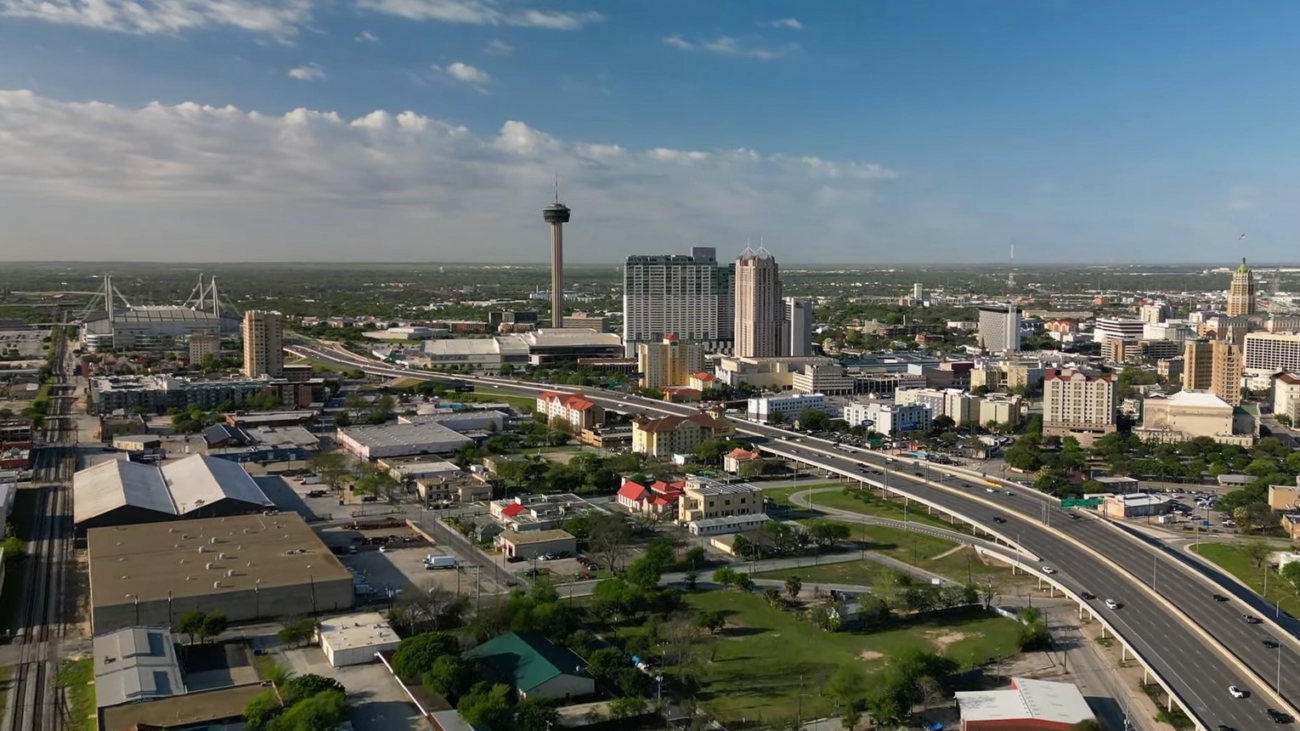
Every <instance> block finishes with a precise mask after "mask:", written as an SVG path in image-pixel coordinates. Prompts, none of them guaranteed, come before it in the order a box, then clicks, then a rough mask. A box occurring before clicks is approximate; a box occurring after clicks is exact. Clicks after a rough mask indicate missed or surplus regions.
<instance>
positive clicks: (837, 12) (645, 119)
mask: <svg viewBox="0 0 1300 731" xmlns="http://www.w3.org/2000/svg"><path fill="white" fill-rule="evenodd" d="M1244 10H1248V12H1244ZM1298 20H1300V6H1297V5H1296V4H1294V3H1290V2H1256V3H1251V4H1249V6H1248V8H1247V7H1244V6H1239V5H1237V4H1233V3H1222V2H1210V1H1208V0H1180V2H1178V3H1155V2H1147V3H1133V2H1112V1H1109V0H1089V1H1087V2H1076V1H1074V0H987V1H978V0H969V1H967V0H854V1H853V2H847V1H846V2H829V1H827V2H814V3H810V2H806V1H805V2H755V1H752V0H751V1H742V0H732V1H718V2H685V1H684V0H653V1H644V0H617V1H615V0H589V1H586V2H583V1H582V0H556V1H555V2H542V1H541V0H537V1H534V0H333V1H332V2H324V1H323V0H277V1H275V2H264V1H263V0H154V1H153V2H145V1H144V0H93V1H92V2H84V1H81V0H46V1H45V2H41V1H40V0H0V129H2V130H5V131H7V132H8V134H7V135H6V134H0V190H2V191H3V192H4V193H5V195H4V196H3V198H0V201H3V202H0V215H3V216H5V218H6V220H7V221H9V223H8V224H7V227H6V231H4V232H0V257H2V258H12V259H49V258H68V259H79V258H87V259H102V258H110V257H108V256H106V253H107V252H109V251H111V252H113V254H112V256H120V257H122V258H128V259H148V258H164V259H167V258H170V259H179V260H210V259H213V258H226V259H237V260H243V259H256V258H261V257H269V258H273V259H296V258H302V257H313V258H318V259H324V260H396V261H409V260H419V261H475V260H492V261H521V262H522V261H530V262H531V261H540V260H542V259H543V258H544V256H545V239H544V234H545V231H544V230H543V228H542V223H541V220H540V213H539V212H538V209H539V208H540V207H541V206H542V205H544V204H545V203H546V202H547V199H548V197H549V195H550V187H551V186H550V181H551V180H552V179H553V176H554V175H555V174H559V175H560V178H561V185H562V189H563V192H564V197H565V198H566V200H567V202H568V203H569V204H570V205H572V206H573V208H574V209H575V215H574V223H573V225H572V226H571V229H570V234H569V241H570V245H569V246H570V252H571V253H570V260H571V261H590V262H598V261H615V260H617V259H618V258H619V257H621V256H623V255H626V254H629V253H648V252H673V251H685V250H688V249H689V248H690V247H691V246H695V245H712V246H717V247H718V248H719V250H720V252H727V251H730V250H732V249H734V250H737V251H738V250H739V249H741V248H743V247H744V245H745V241H746V240H757V239H758V238H760V237H761V238H763V239H764V242H765V243H766V244H768V246H769V248H770V249H772V250H773V251H774V252H775V253H776V254H777V256H778V258H780V259H781V260H782V261H785V262H789V263H791V264H798V263H848V264H874V263H907V262H919V263H924V262H929V261H945V262H963V261H969V262H983V261H999V260H1001V259H1003V258H1005V256H1006V251H1007V247H1008V246H1009V245H1010V244H1011V243H1012V242H1013V241H1014V242H1015V244H1016V247H1017V257H1018V258H1019V259H1021V260H1022V261H1026V262H1063V263H1064V262H1094V261H1101V262H1109V261H1113V262H1131V261H1133V262H1142V261H1149V262H1181V261H1186V262H1213V263H1224V262H1231V261H1233V260H1235V258H1236V257H1238V256H1240V255H1242V254H1245V255H1247V256H1250V257H1251V258H1252V259H1253V260H1258V261H1278V260H1288V259H1289V258H1290V259H1293V258H1294V257H1293V256H1292V255H1291V252H1292V251H1294V250H1295V247H1292V246H1289V244H1290V239H1289V234H1290V232H1291V231H1293V230H1295V229H1296V228H1297V224H1300V220H1297V218H1300V215H1298V214H1297V213H1296V210H1297V208H1298V207H1297V206H1296V205H1294V198H1295V190H1296V184H1295V182H1294V177H1295V174H1296V171H1297V170H1300V166H1298V165H1297V160H1296V158H1297V146H1296V144H1295V142H1294V140H1295V137H1296V133H1295V132H1294V127H1295V120H1296V119H1297V114H1296V112H1297V109H1296V107H1297V106H1298V105H1300V95H1297V94H1296V93H1295V92H1296V90H1297V87H1298V86H1300V84H1297V81H1300V64H1298V63H1297V61H1298V60H1300V59H1298V58H1297V56H1300V53H1298V52H1297V51H1296V45H1295V43H1294V40H1293V38H1292V37H1291V36H1292V34H1291V33H1290V32H1289V31H1287V30H1286V29H1288V28H1292V27H1295V26H1296V22H1297V21H1298ZM295 110H302V111H295ZM377 111H379V112H381V114H373V113H375V112H377ZM403 112H409V113H410V114H408V115H406V116H404V117H403V116H399V115H402V113H403ZM357 120H362V121H361V122H358V121H357ZM69 211H75V212H76V215H68V214H69ZM1243 232H1244V233H1247V235H1248V237H1247V244H1246V245H1242V244H1239V243H1238V242H1237V241H1236V239H1237V236H1238V234H1240V233H1243ZM109 247H111V248H109Z"/></svg>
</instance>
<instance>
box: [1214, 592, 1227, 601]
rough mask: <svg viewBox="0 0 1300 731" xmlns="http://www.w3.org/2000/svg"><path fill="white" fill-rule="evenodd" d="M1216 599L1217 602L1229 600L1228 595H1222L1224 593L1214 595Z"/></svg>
mask: <svg viewBox="0 0 1300 731" xmlns="http://www.w3.org/2000/svg"><path fill="white" fill-rule="evenodd" d="M1214 601H1216V602H1226V601H1228V597H1226V596H1224V595H1222V594H1215V595H1214Z"/></svg>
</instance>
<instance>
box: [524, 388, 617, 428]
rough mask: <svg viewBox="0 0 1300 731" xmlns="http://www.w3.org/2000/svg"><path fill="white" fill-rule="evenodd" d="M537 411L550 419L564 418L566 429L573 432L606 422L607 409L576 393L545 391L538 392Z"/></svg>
mask: <svg viewBox="0 0 1300 731" xmlns="http://www.w3.org/2000/svg"><path fill="white" fill-rule="evenodd" d="M537 413H539V414H545V415H546V418H547V419H548V420H556V419H560V420H563V422H564V424H565V425H566V431H569V432H571V433H573V434H578V433H580V432H582V430H583V429H592V428H594V427H597V426H600V425H601V424H603V423H604V422H605V410H604V409H602V408H601V407H600V406H598V405H596V404H594V403H592V402H591V401H588V400H587V399H585V398H583V397H582V396H581V395H579V394H576V393H557V392H555V391H544V392H542V393H539V394H537Z"/></svg>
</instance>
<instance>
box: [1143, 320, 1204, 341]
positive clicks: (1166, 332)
mask: <svg viewBox="0 0 1300 731" xmlns="http://www.w3.org/2000/svg"><path fill="white" fill-rule="evenodd" d="M1194 337H1196V328H1194V327H1192V325H1191V324H1190V323H1187V322H1184V321H1182V320H1168V321H1166V322H1161V323H1157V324H1154V325H1153V324H1150V323H1147V324H1145V325H1143V326H1142V339H1143V340H1172V341H1174V342H1175V343H1181V342H1185V341H1186V340H1187V339H1188V338H1194Z"/></svg>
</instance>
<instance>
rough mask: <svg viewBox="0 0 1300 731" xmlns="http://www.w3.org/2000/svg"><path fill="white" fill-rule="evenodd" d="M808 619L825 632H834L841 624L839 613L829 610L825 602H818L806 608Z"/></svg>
mask: <svg viewBox="0 0 1300 731" xmlns="http://www.w3.org/2000/svg"><path fill="white" fill-rule="evenodd" d="M808 621H810V622H812V623H813V624H815V625H817V626H818V627H820V628H821V629H823V630H825V631H827V632H835V631H837V630H839V628H840V625H841V624H842V622H841V620H840V616H839V614H838V613H837V612H833V611H831V607H828V606H826V605H825V604H818V605H817V606H815V607H813V608H812V609H810V610H808Z"/></svg>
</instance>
